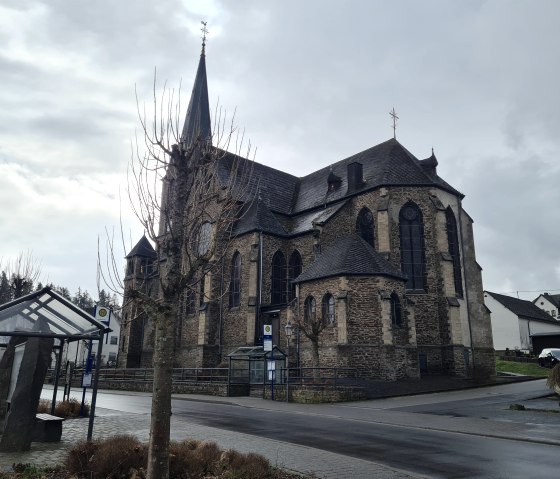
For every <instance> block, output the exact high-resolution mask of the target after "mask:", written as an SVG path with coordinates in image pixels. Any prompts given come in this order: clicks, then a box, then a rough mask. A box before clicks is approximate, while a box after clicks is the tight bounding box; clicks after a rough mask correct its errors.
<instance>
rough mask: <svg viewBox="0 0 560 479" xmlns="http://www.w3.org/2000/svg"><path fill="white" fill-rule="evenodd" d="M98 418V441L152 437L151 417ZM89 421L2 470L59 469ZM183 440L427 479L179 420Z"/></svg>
mask: <svg viewBox="0 0 560 479" xmlns="http://www.w3.org/2000/svg"><path fill="white" fill-rule="evenodd" d="M97 414H98V415H96V418H95V428H94V431H95V433H94V437H95V438H102V437H106V436H112V435H115V434H133V435H134V436H136V437H138V439H140V440H141V441H147V440H148V437H149V424H150V417H149V415H148V414H123V413H120V412H119V411H113V410H110V409H102V408H99V409H98V410H97ZM87 424H88V420H87V419H85V418H83V419H69V420H66V421H64V423H63V433H62V437H63V440H62V441H61V442H60V443H33V444H32V448H31V451H29V452H25V453H0V471H1V470H3V469H9V467H10V466H11V465H12V464H13V463H18V462H22V463H33V464H36V465H59V464H62V463H63V462H64V458H65V454H66V450H67V449H68V448H69V447H71V446H73V445H74V444H76V442H78V441H82V440H84V438H85V437H86V431H87ZM185 438H195V439H202V440H205V441H212V442H215V443H217V444H218V446H220V447H221V448H223V449H226V450H227V449H236V450H237V451H240V452H244V453H247V452H256V453H258V454H261V455H263V456H264V457H266V458H267V459H268V460H269V461H270V462H271V464H273V465H276V466H278V467H282V468H285V469H288V470H291V471H295V472H299V473H302V474H307V473H313V474H315V476H316V477H318V478H325V479H354V478H355V479H369V478H372V477H375V478H379V479H409V478H418V477H424V476H419V475H411V474H410V473H405V472H403V471H399V470H397V469H393V468H389V467H386V466H381V465H379V464H376V463H373V462H369V461H363V460H361V459H354V458H351V457H348V456H344V455H340V454H333V453H331V452H328V451H323V450H320V449H314V448H310V447H305V446H297V445H294V444H289V443H286V442H282V441H275V440H272V439H267V438H263V437H258V436H252V435H249V434H241V433H237V432H232V431H226V430H223V429H217V428H212V427H206V426H199V425H196V424H192V423H190V422H187V421H185V420H182V419H181V418H175V417H172V420H171V439H172V440H177V441H180V440H183V439H185Z"/></svg>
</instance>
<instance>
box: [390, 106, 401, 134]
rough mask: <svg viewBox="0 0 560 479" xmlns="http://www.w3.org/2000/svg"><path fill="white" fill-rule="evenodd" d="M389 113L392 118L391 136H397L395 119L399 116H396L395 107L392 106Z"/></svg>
mask: <svg viewBox="0 0 560 479" xmlns="http://www.w3.org/2000/svg"><path fill="white" fill-rule="evenodd" d="M389 115H391V117H392V118H393V138H395V139H396V138H397V120H398V119H399V117H398V116H397V113H396V112H395V108H394V107H393V110H392V111H390V112H389Z"/></svg>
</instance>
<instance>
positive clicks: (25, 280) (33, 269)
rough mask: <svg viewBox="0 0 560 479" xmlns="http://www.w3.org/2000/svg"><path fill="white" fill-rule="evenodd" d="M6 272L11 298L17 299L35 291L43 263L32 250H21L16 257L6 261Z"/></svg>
mask: <svg viewBox="0 0 560 479" xmlns="http://www.w3.org/2000/svg"><path fill="white" fill-rule="evenodd" d="M0 269H2V261H0ZM4 272H5V275H6V278H7V281H8V285H9V288H10V291H9V295H10V299H16V298H20V297H21V296H24V295H26V294H29V293H31V292H32V291H33V286H34V285H35V283H36V282H37V281H38V280H39V277H40V275H41V263H40V262H39V261H38V260H37V259H36V258H35V257H34V256H33V253H31V251H27V252H20V253H19V254H18V255H17V256H16V257H15V258H14V259H12V260H8V261H7V262H6V264H5V266H4Z"/></svg>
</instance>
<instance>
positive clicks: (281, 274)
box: [270, 250, 287, 304]
mask: <svg viewBox="0 0 560 479" xmlns="http://www.w3.org/2000/svg"><path fill="white" fill-rule="evenodd" d="M270 276H271V278H270V304H285V303H286V292H287V278H286V257H285V256H284V253H282V251H280V250H278V251H276V253H274V256H273V257H272V265H271V272H270Z"/></svg>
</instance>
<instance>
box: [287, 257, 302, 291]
mask: <svg viewBox="0 0 560 479" xmlns="http://www.w3.org/2000/svg"><path fill="white" fill-rule="evenodd" d="M301 265H302V263H301V255H300V254H299V252H298V251H297V250H294V252H293V253H292V254H291V255H290V266H289V268H288V301H291V300H292V299H294V298H295V297H296V285H295V284H294V279H296V278H297V277H298V276H299V275H300V274H301V268H302V266H301Z"/></svg>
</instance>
